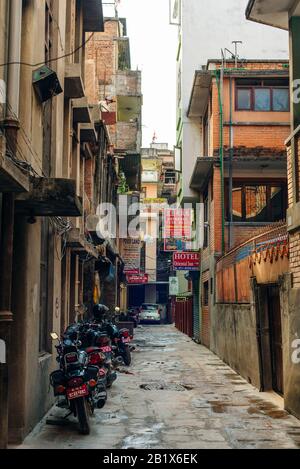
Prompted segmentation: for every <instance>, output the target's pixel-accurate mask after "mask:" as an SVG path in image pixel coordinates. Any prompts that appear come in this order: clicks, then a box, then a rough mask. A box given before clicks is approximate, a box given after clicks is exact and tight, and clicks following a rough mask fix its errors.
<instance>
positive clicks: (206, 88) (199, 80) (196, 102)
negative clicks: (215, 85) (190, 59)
mask: <svg viewBox="0 0 300 469" xmlns="http://www.w3.org/2000/svg"><path fill="white" fill-rule="evenodd" d="M211 81H212V74H211V72H210V71H207V70H206V71H205V70H203V71H201V70H197V71H196V72H195V78H194V84H193V89H192V94H191V98H190V104H189V108H188V112H187V115H188V117H203V116H204V114H205V112H206V109H207V103H208V99H209V93H210V88H211Z"/></svg>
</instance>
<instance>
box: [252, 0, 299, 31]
mask: <svg viewBox="0 0 300 469" xmlns="http://www.w3.org/2000/svg"><path fill="white" fill-rule="evenodd" d="M291 16H300V1H299V0H298V1H296V2H295V0H250V1H249V3H248V6H247V10H246V18H247V19H248V20H250V21H255V22H256V23H262V24H267V25H269V26H273V27H275V28H280V29H285V30H288V29H289V18H290V17H291Z"/></svg>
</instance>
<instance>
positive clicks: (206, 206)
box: [203, 193, 209, 249]
mask: <svg viewBox="0 0 300 469" xmlns="http://www.w3.org/2000/svg"><path fill="white" fill-rule="evenodd" d="M208 244H209V198H208V194H207V193H206V194H205V196H204V244H203V247H204V249H205V248H207V247H208Z"/></svg>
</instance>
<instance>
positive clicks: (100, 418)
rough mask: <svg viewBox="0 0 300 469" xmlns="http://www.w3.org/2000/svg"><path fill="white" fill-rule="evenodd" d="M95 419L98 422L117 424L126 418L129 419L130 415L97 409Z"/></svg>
mask: <svg viewBox="0 0 300 469" xmlns="http://www.w3.org/2000/svg"><path fill="white" fill-rule="evenodd" d="M94 419H95V421H96V423H99V424H100V423H101V424H103V423H106V424H107V423H112V424H117V423H121V422H123V421H125V420H128V416H127V415H126V414H123V413H121V412H101V411H96V412H95V415H94Z"/></svg>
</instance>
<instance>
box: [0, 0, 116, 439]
mask: <svg viewBox="0 0 300 469" xmlns="http://www.w3.org/2000/svg"><path fill="white" fill-rule="evenodd" d="M0 9H1V14H0V18H1V19H0V45H1V47H0V50H1V64H8V65H4V66H3V65H1V67H0V79H1V80H2V81H1V82H0V83H1V92H2V93H1V96H2V99H1V122H0V150H1V151H0V215H1V216H0V220H1V221H0V232H1V236H0V239H1V247H0V284H1V288H0V290H1V291H0V337H1V340H2V341H5V345H6V351H7V354H6V357H5V358H6V360H5V361H6V363H1V365H0V366H1V369H0V396H1V397H0V422H1V423H0V446H1V447H2V448H4V447H5V446H6V444H7V441H8V439H9V441H11V442H20V441H22V440H23V439H24V437H25V435H27V433H28V432H29V431H30V430H31V429H32V428H33V427H34V426H35V424H36V423H37V422H38V421H39V420H40V419H41V417H42V416H43V415H44V414H45V412H46V411H47V410H48V409H49V408H50V406H51V404H52V402H53V396H52V393H51V391H50V390H49V373H50V372H51V371H52V370H53V369H54V368H55V367H56V361H55V349H54V347H53V344H52V343H51V341H50V337H49V334H50V332H51V331H53V330H54V331H55V332H57V333H58V334H60V332H61V330H63V329H64V327H65V326H66V325H67V324H68V323H70V322H72V321H74V320H75V319H78V318H80V317H83V314H84V313H85V306H90V305H91V303H92V299H93V298H92V295H91V292H92V291H93V282H94V279H93V277H94V262H95V261H96V260H98V258H99V253H100V251H99V249H98V248H97V244H98V243H95V242H94V241H93V239H92V237H91V234H90V233H89V232H87V230H86V220H87V217H88V216H91V215H93V214H95V211H96V207H97V206H98V204H99V203H100V201H101V200H102V199H103V198H104V194H106V195H105V197H108V199H109V200H111V198H112V197H113V193H115V192H116V190H117V189H116V186H115V183H116V182H117V181H118V173H117V170H116V168H117V167H118V165H117V161H115V158H114V156H113V152H112V148H111V142H110V137H109V135H108V133H107V130H106V127H105V124H104V123H103V120H102V119H101V116H100V113H99V108H98V102H97V101H94V99H93V97H91V95H90V94H89V93H88V94H87V93H86V91H85V83H86V81H87V80H86V77H87V75H86V72H85V49H86V47H85V43H86V40H87V43H88V42H89V41H90V40H91V37H92V34H94V33H96V32H101V31H103V29H104V24H103V13H102V3H101V1H95V0H85V1H84V2H83V1H80V0H79V1H76V0H67V1H65V0H59V1H58V0H43V1H40V0H39V1H36V0H32V1H28V2H22V1H21V0H10V1H2V2H1V6H0ZM86 35H87V36H86ZM12 63H13V64H12ZM94 78H95V77H94ZM88 79H89V80H90V79H91V73H89V74H88ZM95 79H96V78H95ZM4 83H5V85H6V98H4V97H3V96H4V92H3V90H4ZM88 98H89V102H90V105H89V102H88ZM95 104H97V107H96V109H95ZM97 109H98V112H97ZM103 161H104V162H105V163H107V161H109V162H110V168H111V171H110V172H109V171H108V170H107V165H106V166H105V168H106V169H105V170H103V168H102V167H101V164H103ZM114 174H115V175H114ZM112 188H113V190H112ZM91 231H92V230H91ZM108 250H109V247H108ZM102 254H103V255H105V252H104V253H102ZM100 260H101V256H100ZM85 282H87V283H86V288H85ZM84 304H85V306H84Z"/></svg>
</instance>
